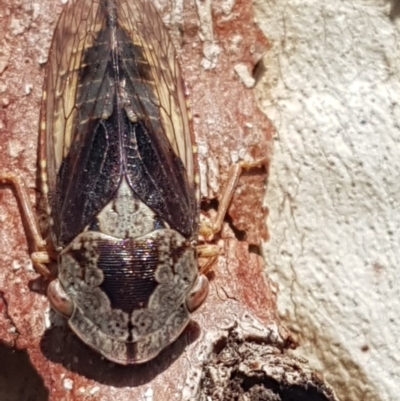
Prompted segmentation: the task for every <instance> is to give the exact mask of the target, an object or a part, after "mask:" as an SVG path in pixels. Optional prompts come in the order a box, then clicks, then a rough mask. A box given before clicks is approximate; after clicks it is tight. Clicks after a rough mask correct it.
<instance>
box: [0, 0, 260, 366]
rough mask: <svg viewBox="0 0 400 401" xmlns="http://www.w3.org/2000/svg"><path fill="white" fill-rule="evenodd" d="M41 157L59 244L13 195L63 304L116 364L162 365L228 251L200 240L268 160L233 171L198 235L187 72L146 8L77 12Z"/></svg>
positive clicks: (67, 33)
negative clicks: (208, 267) (211, 269)
mask: <svg viewBox="0 0 400 401" xmlns="http://www.w3.org/2000/svg"><path fill="white" fill-rule="evenodd" d="M39 155H40V180H41V183H42V195H43V201H44V204H45V209H46V215H47V221H48V230H47V231H48V233H47V234H48V235H47V237H46V240H43V239H42V236H41V234H40V230H39V229H38V224H37V220H36V217H35V214H34V212H33V208H32V206H31V205H30V202H29V198H28V196H27V193H26V191H25V189H24V185H23V182H22V180H21V179H20V178H19V177H18V176H16V175H14V174H12V173H7V172H0V182H3V183H4V182H5V183H10V184H13V185H14V186H15V188H16V192H17V195H18V198H19V199H20V201H21V206H22V210H23V212H24V214H25V218H26V221H27V225H28V229H29V231H30V235H31V237H32V239H33V243H34V248H35V249H34V252H33V253H32V255H31V257H32V261H33V264H34V266H35V268H36V270H37V271H38V272H39V273H41V274H43V275H44V276H45V277H47V278H51V279H52V280H51V282H50V284H49V287H48V298H49V300H50V302H51V303H52V305H53V307H54V308H55V309H56V310H57V311H59V312H60V313H62V314H63V315H65V316H66V317H67V318H68V323H69V326H70V327H71V329H72V330H73V331H74V332H75V333H76V334H77V335H78V337H80V338H81V339H82V340H83V341H84V342H85V343H86V344H87V345H89V346H90V347H92V348H93V349H95V350H97V351H98V352H100V353H101V354H102V355H104V356H105V357H106V358H107V359H109V360H111V361H114V362H117V363H120V364H129V363H141V362H145V361H148V360H150V359H152V358H154V357H155V356H156V355H157V354H159V352H160V351H162V350H163V349H164V348H165V347H166V346H168V345H169V344H170V343H172V342H173V341H174V340H175V339H176V338H177V337H178V336H179V335H180V334H181V333H182V331H183V330H184V328H185V327H186V326H187V324H188V323H189V321H190V313H191V312H193V311H194V310H195V309H196V308H197V307H199V306H200V305H201V304H202V303H203V301H204V299H205V298H206V296H207V293H208V280H207V278H206V277H205V276H204V275H202V274H199V271H198V262H197V254H198V253H201V254H202V255H203V256H206V257H210V256H213V255H215V248H212V247H211V248H210V247H208V248H207V245H206V246H198V245H196V241H197V238H198V235H199V231H200V232H201V234H202V235H203V237H207V236H212V235H213V233H215V232H217V231H219V230H220V228H221V225H222V222H223V218H224V216H225V213H226V210H227V208H228V205H229V202H230V199H231V196H232V193H233V189H234V187H235V185H236V182H237V180H238V178H239V176H240V173H241V170H242V169H243V168H245V169H247V168H252V167H257V166H260V165H264V164H265V163H266V160H265V159H261V160H259V161H257V162H255V163H239V164H237V165H234V166H233V167H232V169H231V171H230V175H229V180H228V184H227V189H226V191H225V193H224V194H223V195H222V197H221V200H220V207H219V210H218V213H217V215H216V218H215V221H214V223H213V224H210V225H209V226H203V227H199V225H198V216H199V195H198V191H197V188H196V182H197V183H198V177H197V171H196V170H197V165H196V163H195V159H194V152H193V147H192V137H191V130H190V119H189V117H188V112H187V109H186V103H185V97H184V91H183V84H182V79H181V75H180V68H179V65H178V63H177V60H176V55H175V52H174V48H173V46H172V43H171V41H170V39H169V36H168V33H167V32H166V31H165V28H164V27H163V24H162V21H161V19H160V17H159V16H158V14H157V12H156V11H155V10H154V8H153V7H152V5H151V4H150V2H149V1H147V0H70V2H69V3H68V5H67V6H66V8H65V10H64V11H63V13H62V15H61V17H60V20H59V22H58V25H57V28H56V30H55V33H54V38H53V43H52V46H51V50H50V54H49V61H48V69H47V75H46V81H45V85H44V90H43V104H42V113H41V123H40V149H39ZM210 250H211V252H210ZM52 259H54V260H56V261H57V273H56V274H55V276H56V278H54V275H53V273H52V272H51V271H50V269H49V268H48V267H47V265H48V264H49V263H50V265H51V260H52Z"/></svg>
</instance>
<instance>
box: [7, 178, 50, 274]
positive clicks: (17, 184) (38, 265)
mask: <svg viewBox="0 0 400 401" xmlns="http://www.w3.org/2000/svg"><path fill="white" fill-rule="evenodd" d="M0 183H1V184H6V185H11V186H12V187H13V188H14V190H15V194H16V197H17V200H18V201H19V203H20V206H21V210H22V214H23V218H24V220H25V222H26V224H27V229H28V231H29V233H28V234H29V236H30V238H31V239H32V241H33V246H34V252H33V253H32V255H31V259H32V263H33V265H34V267H35V269H36V271H37V272H38V273H39V274H41V275H42V276H44V277H51V276H52V274H51V273H50V271H49V269H48V268H47V267H46V266H45V263H49V259H50V257H49V255H48V252H47V251H46V241H45V240H44V239H43V238H42V235H41V234H40V229H39V224H38V222H37V219H36V215H35V212H34V210H33V207H32V203H31V201H30V199H29V196H28V192H27V190H26V186H25V183H24V181H23V179H22V178H21V177H19V176H18V175H16V174H13V173H10V172H8V171H0Z"/></svg>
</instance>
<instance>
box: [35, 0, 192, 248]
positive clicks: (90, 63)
mask: <svg viewBox="0 0 400 401" xmlns="http://www.w3.org/2000/svg"><path fill="white" fill-rule="evenodd" d="M44 103H45V105H44V107H42V127H41V128H42V129H41V133H42V135H41V153H42V158H43V156H45V157H46V162H47V185H48V188H49V199H50V206H51V209H52V217H53V220H54V232H55V236H56V238H57V242H58V243H59V244H61V245H64V244H66V243H68V242H69V241H71V240H72V238H74V237H75V236H76V235H77V234H78V233H79V232H81V231H82V230H83V229H84V228H85V227H86V226H88V225H89V224H90V223H91V222H92V221H93V218H94V217H95V216H96V214H97V213H98V212H99V211H100V210H101V209H102V208H103V207H104V206H105V205H106V204H107V203H108V202H109V201H110V199H111V198H112V196H113V195H114V194H115V192H116V191H117V188H118V185H119V183H120V182H121V178H122V176H124V175H125V177H126V179H127V181H128V183H129V184H130V186H131V188H132V190H133V192H134V193H135V194H136V195H137V196H138V197H139V198H140V199H141V200H142V201H143V202H145V203H146V204H147V205H148V206H149V207H151V208H152V209H153V210H154V211H155V212H156V213H157V214H158V215H159V216H160V217H161V218H162V219H164V220H165V221H166V222H167V223H168V224H169V225H170V226H171V227H172V228H174V229H176V230H178V231H179V232H181V233H182V234H184V235H185V236H186V237H191V236H192V235H193V234H194V231H195V225H196V214H197V206H196V200H195V196H194V189H193V177H194V171H193V155H192V147H191V137H190V129H189V121H188V117H187V111H186V105H185V99H184V92H183V85H182V80H181V76H180V70H179V65H178V63H177V60H176V56H175V52H174V49H173V45H172V43H171V40H170V38H169V36H168V33H167V32H166V31H165V28H164V26H163V23H162V21H161V19H160V17H159V16H158V14H157V12H156V11H155V10H154V8H153V6H152V5H151V4H150V3H149V2H142V1H138V0H131V1H123V0H118V1H111V0H110V1H106V0H98V1H95V0H92V1H89V0H75V1H71V2H70V3H69V4H68V5H67V6H66V9H65V10H64V12H63V14H62V16H61V17H60V20H59V23H58V25H57V28H56V31H55V35H54V39H53V43H52V47H51V51H50V56H49V65H48V72H47V81H46V84H45V89H44Z"/></svg>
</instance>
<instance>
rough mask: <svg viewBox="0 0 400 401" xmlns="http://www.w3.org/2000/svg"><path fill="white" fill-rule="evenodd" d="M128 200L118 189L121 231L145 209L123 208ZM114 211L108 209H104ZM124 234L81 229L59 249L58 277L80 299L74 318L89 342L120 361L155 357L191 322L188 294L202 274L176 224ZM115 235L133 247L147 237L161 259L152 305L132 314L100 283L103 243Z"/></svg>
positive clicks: (150, 296) (74, 325)
mask: <svg viewBox="0 0 400 401" xmlns="http://www.w3.org/2000/svg"><path fill="white" fill-rule="evenodd" d="M121 194H122V196H121ZM121 199H122V200H121ZM131 200H132V198H131ZM127 201H128V197H127V196H126V195H125V194H124V189H123V190H121V191H119V196H118V199H117V201H116V202H115V204H116V208H115V213H118V219H117V223H118V224H117V230H116V232H118V233H119V235H120V234H121V233H123V232H127V230H130V228H131V225H132V219H131V217H132V216H133V215H135V212H137V211H138V210H144V209H145V206H144V207H142V206H143V205H139V207H137V208H136V209H135V208H134V207H133V206H132V208H131V209H128V210H122V209H120V207H121V203H122V204H125V205H126V204H127ZM118 202H121V203H118ZM134 203H135V205H137V204H140V202H137V201H134ZM135 207H136V206H135ZM109 212H110V210H108V211H104V210H103V211H102V212H101V214H102V215H103V216H104V215H106V213H109ZM121 216H122V217H121ZM146 218H149V214H147V215H146ZM103 221H104V220H103ZM148 226H149V225H147V223H145V224H142V225H140V227H139V228H138V227H136V228H135V231H136V233H135V235H137V234H138V233H140V230H143V231H144V232H145V231H147V229H148V228H147V227H148ZM108 227H109V226H108ZM129 232H130V233H131V234H132V232H133V231H132V230H131V231H129ZM121 237H122V235H121ZM121 237H119V238H115V237H110V231H108V232H107V233H101V232H94V231H85V232H84V233H82V234H80V235H78V236H77V237H76V238H75V239H74V240H73V241H72V243H71V244H70V245H69V246H68V247H67V248H66V249H65V250H64V251H63V252H62V253H61V255H60V270H59V280H60V283H61V285H62V286H63V288H64V289H65V291H66V293H67V294H68V295H69V297H70V298H71V300H72V302H73V303H74V305H75V309H74V313H73V315H72V316H71V318H70V320H69V324H70V326H71V328H72V329H73V330H74V331H75V332H76V333H77V334H78V336H79V337H81V338H82V340H83V341H84V342H86V343H87V344H89V345H90V346H91V347H93V348H95V349H96V350H98V351H99V352H101V353H102V354H103V355H105V356H106V357H107V358H108V359H111V360H114V361H116V362H120V363H121V362H123V363H127V362H140V361H142V362H143V361H145V360H149V359H152V358H154V357H155V356H156V355H157V354H158V353H159V352H160V351H161V350H162V349H163V348H165V347H166V346H167V345H168V344H170V343H171V342H172V341H174V340H175V339H176V338H177V337H178V336H179V335H180V334H181V332H182V331H183V330H184V328H185V327H186V325H187V324H188V322H189V320H190V314H189V312H188V311H187V308H186V306H185V300H186V297H187V295H188V293H189V292H190V290H191V288H192V287H193V285H194V283H195V281H196V279H197V275H198V271H197V269H198V268H197V261H196V257H195V250H194V248H193V247H192V246H190V244H189V243H188V241H187V240H186V239H185V238H184V237H183V236H182V235H181V234H179V233H178V232H176V231H174V230H170V229H161V230H155V231H151V232H150V233H146V234H145V235H143V234H142V235H141V236H140V237H139V238H137V237H136V238H135V239H133V238H129V239H128V240H126V239H125V240H121V239H120V238H121ZM112 241H114V242H119V243H121V241H131V243H132V244H133V246H132V248H133V249H135V244H136V243H137V246H138V247H139V246H140V244H141V243H143V241H146V243H152V244H155V246H156V247H157V248H156V255H157V258H156V260H157V261H158V262H157V264H156V267H155V270H154V273H153V274H154V280H155V282H156V283H157V285H156V286H155V289H154V291H153V292H152V293H149V294H148V302H147V307H145V308H141V309H135V310H133V312H132V313H131V314H128V313H125V312H123V311H122V310H120V309H115V308H112V305H111V302H110V299H109V296H108V295H107V293H106V292H104V291H103V290H102V288H100V286H101V284H102V282H103V280H104V275H103V271H102V270H101V269H100V268H99V245H100V244H104V242H107V244H109V243H111V244H112ZM110 249H111V248H110Z"/></svg>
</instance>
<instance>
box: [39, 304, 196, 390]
mask: <svg viewBox="0 0 400 401" xmlns="http://www.w3.org/2000/svg"><path fill="white" fill-rule="evenodd" d="M50 321H51V323H52V325H51V327H50V328H49V329H47V330H46V332H45V333H44V335H43V337H42V340H41V342H40V348H41V350H42V352H43V355H44V356H45V357H46V358H48V359H49V360H50V361H52V362H55V363H59V364H61V365H63V366H64V367H65V368H66V369H68V370H70V371H72V372H75V373H77V374H79V375H81V376H84V377H86V378H88V379H91V380H95V381H97V382H98V383H102V384H106V385H111V386H114V387H136V386H140V385H143V384H146V383H148V382H150V381H151V380H153V379H154V378H155V377H156V376H158V375H159V374H161V373H162V372H164V371H165V370H167V369H168V367H169V366H170V365H171V364H172V363H173V362H174V361H176V360H177V359H178V358H179V357H180V356H181V355H182V354H183V353H184V352H185V349H186V348H187V346H188V345H189V344H191V343H193V342H194V341H195V340H196V339H197V338H199V335H200V327H199V325H198V324H197V323H195V322H193V321H191V322H190V323H189V325H188V326H187V327H186V329H185V330H184V332H183V333H182V334H181V335H180V337H179V338H178V339H177V340H176V341H175V342H174V343H172V344H171V345H170V346H168V347H167V348H165V349H164V350H163V351H162V352H161V353H160V354H159V355H158V356H157V357H156V358H154V359H152V360H151V361H149V362H146V363H142V364H136V365H127V366H123V365H118V364H116V363H113V362H110V361H108V360H107V359H105V358H103V357H102V356H101V355H100V354H98V353H97V352H95V351H93V350H92V349H91V348H89V347H88V346H86V345H85V344H84V343H83V342H82V341H81V340H80V339H79V338H78V337H77V336H76V335H75V334H74V333H73V332H72V331H71V330H70V329H69V327H68V325H67V323H66V321H65V320H64V319H63V318H62V317H61V316H60V315H58V314H57V313H56V312H53V311H51V312H50Z"/></svg>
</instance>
